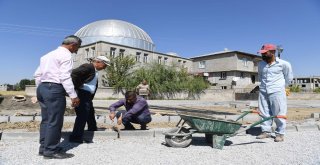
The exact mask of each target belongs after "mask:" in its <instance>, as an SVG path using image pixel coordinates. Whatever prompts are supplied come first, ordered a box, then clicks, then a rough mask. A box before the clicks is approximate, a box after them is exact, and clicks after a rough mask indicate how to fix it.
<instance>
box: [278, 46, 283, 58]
mask: <svg viewBox="0 0 320 165" xmlns="http://www.w3.org/2000/svg"><path fill="white" fill-rule="evenodd" d="M277 51H278V57H279V58H280V55H281V53H282V52H283V47H282V46H281V45H277Z"/></svg>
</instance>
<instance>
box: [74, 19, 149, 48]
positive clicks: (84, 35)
mask: <svg viewBox="0 0 320 165" xmlns="http://www.w3.org/2000/svg"><path fill="white" fill-rule="evenodd" d="M75 35H76V36H78V37H80V38H81V39H82V45H87V44H91V43H95V42H98V41H105V42H111V43H115V44H121V45H126V46H130V47H134V48H140V49H144V50H149V51H154V44H153V41H152V40H151V38H150V36H149V35H148V34H147V33H146V32H145V31H143V30H142V29H141V28H139V27H138V26H136V25H133V24H131V23H128V22H125V21H121V20H101V21H96V22H93V23H90V24H88V25H86V26H84V27H82V28H81V29H80V30H78V31H77V32H76V33H75Z"/></svg>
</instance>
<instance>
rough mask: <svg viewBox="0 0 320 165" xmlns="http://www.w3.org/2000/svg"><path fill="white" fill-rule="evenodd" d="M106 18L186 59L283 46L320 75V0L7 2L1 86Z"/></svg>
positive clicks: (298, 71) (301, 72) (302, 69)
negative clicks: (139, 31)
mask: <svg viewBox="0 0 320 165" xmlns="http://www.w3.org/2000/svg"><path fill="white" fill-rule="evenodd" d="M103 19H119V20H124V21H127V22H130V23H132V24H135V25H137V26H138V27H140V28H142V29H143V30H144V31H146V32H147V33H148V34H149V35H150V37H151V38H152V40H153V42H154V43H155V45H156V52H161V53H167V52H176V53H178V54H179V55H180V56H183V57H186V58H189V57H194V56H198V55H203V54H207V53H211V52H217V51H221V50H223V49H224V48H228V49H229V50H238V51H244V52H248V53H254V54H256V52H257V50H259V48H260V47H261V45H262V44H263V43H274V44H280V45H282V46H283V48H284V51H283V54H282V58H283V59H285V60H287V61H289V62H291V64H292V67H293V72H294V75H295V76H316V75H317V76H320V69H319V62H320V53H319V52H320V1H319V0H294V1H293V0H268V1H265V0H241V1H240V0H158V1H152V0H77V1H66V0H54V1H52V0H0V45H1V46H0V47H1V51H0V57H1V59H0V84H3V83H10V84H14V83H17V82H19V81H20V80H21V79H24V78H28V79H32V76H33V73H34V71H35V69H36V67H37V66H38V64H39V59H40V57H41V56H42V55H44V54H45V53H47V52H49V51H51V50H53V49H55V48H56V47H58V46H59V45H60V43H61V41H62V39H63V38H64V37H65V36H66V35H69V34H74V33H75V32H76V31H77V30H79V29H80V28H81V27H83V26H85V25H87V24H89V23H91V22H94V21H98V20H103Z"/></svg>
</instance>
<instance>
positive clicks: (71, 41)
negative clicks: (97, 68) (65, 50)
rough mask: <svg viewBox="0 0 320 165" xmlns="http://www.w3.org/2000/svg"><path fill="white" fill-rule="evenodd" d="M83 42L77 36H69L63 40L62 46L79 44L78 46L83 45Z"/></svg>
mask: <svg viewBox="0 0 320 165" xmlns="http://www.w3.org/2000/svg"><path fill="white" fill-rule="evenodd" d="M81 42H82V40H81V39H80V38H79V37H77V36H75V35H70V36H67V37H65V38H64V39H63V42H62V44H63V45H70V44H78V45H81Z"/></svg>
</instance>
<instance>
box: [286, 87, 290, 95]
mask: <svg viewBox="0 0 320 165" xmlns="http://www.w3.org/2000/svg"><path fill="white" fill-rule="evenodd" d="M286 95H287V96H289V95H290V88H286Z"/></svg>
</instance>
